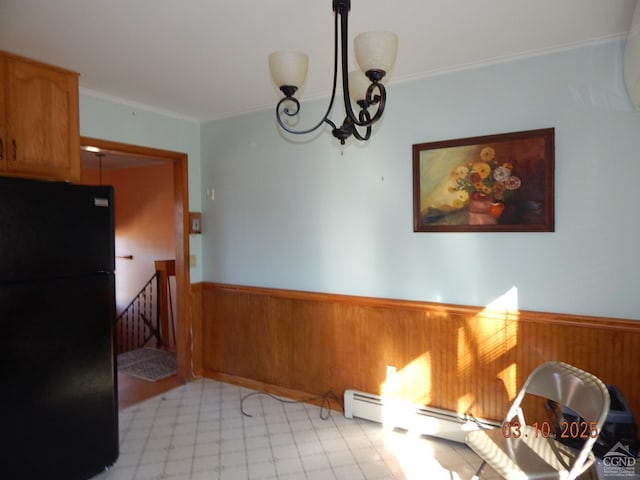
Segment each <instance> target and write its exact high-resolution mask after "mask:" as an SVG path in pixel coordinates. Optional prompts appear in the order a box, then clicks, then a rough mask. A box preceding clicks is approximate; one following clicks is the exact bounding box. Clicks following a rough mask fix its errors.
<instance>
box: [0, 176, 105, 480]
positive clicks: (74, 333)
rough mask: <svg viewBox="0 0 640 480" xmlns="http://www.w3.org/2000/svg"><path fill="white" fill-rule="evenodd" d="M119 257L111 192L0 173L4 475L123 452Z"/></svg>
mask: <svg viewBox="0 0 640 480" xmlns="http://www.w3.org/2000/svg"><path fill="white" fill-rule="evenodd" d="M114 258H115V254H114V213H113V190H112V188H111V187H107V186H95V187H94V186H83V185H72V184H67V183H57V182H46V181H35V180H24V179H14V178H3V177H0V342H1V343H0V369H1V371H2V374H1V375H0V412H1V413H0V431H1V433H0V439H1V440H0V478H2V479H7V480H14V479H16V480H17V479H19V480H28V479H43V478H47V479H60V480H76V479H78V480H79V479H86V478H90V477H92V476H94V475H95V474H97V473H99V472H101V471H103V470H104V469H105V467H108V466H110V465H112V464H113V463H114V462H115V460H116V458H117V457H118V397H117V385H116V381H117V375H116V366H115V356H114V341H113V337H114V319H115V285H114V265H115V261H114Z"/></svg>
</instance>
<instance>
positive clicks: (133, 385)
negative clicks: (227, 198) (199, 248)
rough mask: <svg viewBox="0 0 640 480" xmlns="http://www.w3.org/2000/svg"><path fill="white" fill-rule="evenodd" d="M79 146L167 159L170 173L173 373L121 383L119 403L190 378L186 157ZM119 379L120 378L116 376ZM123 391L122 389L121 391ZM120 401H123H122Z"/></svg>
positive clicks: (103, 144) (136, 158) (84, 140)
mask: <svg viewBox="0 0 640 480" xmlns="http://www.w3.org/2000/svg"><path fill="white" fill-rule="evenodd" d="M80 146H81V150H82V152H83V155H85V154H86V153H87V151H88V152H96V151H97V152H101V153H103V154H105V155H110V156H116V157H117V159H118V161H121V162H125V163H126V162H131V163H136V164H143V163H144V162H149V161H150V162H164V163H167V162H169V163H170V164H171V168H170V171H171V173H172V176H173V179H172V186H173V188H172V191H173V199H172V200H173V201H172V204H173V212H174V219H175V221H174V222H173V223H174V225H173V227H174V239H173V240H174V241H173V243H174V245H175V351H176V367H177V368H176V375H175V377H173V378H172V379H166V380H163V381H160V382H155V383H154V384H152V385H148V384H147V385H145V384H143V383H138V382H129V381H127V382H122V381H120V383H126V384H127V385H120V387H121V388H119V390H120V392H119V396H120V397H121V402H120V406H121V407H122V406H127V404H131V403H135V402H137V401H139V400H141V399H144V398H147V397H148V396H152V395H155V394H157V393H161V392H162V391H164V390H166V389H168V388H172V387H173V386H175V384H181V383H184V382H185V381H188V380H190V379H192V378H193V377H194V374H193V368H192V361H191V359H192V351H191V318H190V316H189V315H190V313H189V312H190V308H189V305H188V302H189V299H190V297H191V295H190V285H191V284H190V277H189V256H190V254H189V237H188V231H189V230H188V218H189V214H188V212H189V207H188V157H187V155H186V154H184V153H179V152H173V151H167V150H159V149H154V148H148V147H141V146H137V145H131V144H125V143H118V142H112V141H107V140H101V139H96V138H89V137H81V139H80ZM94 155H95V154H94ZM119 380H122V379H119ZM123 390H126V391H123ZM122 400H124V402H123V401H122Z"/></svg>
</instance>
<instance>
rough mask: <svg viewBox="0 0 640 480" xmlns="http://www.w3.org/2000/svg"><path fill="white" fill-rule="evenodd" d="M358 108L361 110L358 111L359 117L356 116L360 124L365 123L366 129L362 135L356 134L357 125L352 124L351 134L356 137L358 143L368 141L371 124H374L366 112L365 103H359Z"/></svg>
mask: <svg viewBox="0 0 640 480" xmlns="http://www.w3.org/2000/svg"><path fill="white" fill-rule="evenodd" d="M359 103H360V106H361V107H362V110H360V115H359V116H358V117H359V119H360V122H361V123H367V124H368V125H367V127H366V128H367V129H366V131H365V134H364V135H361V134H360V132H358V125H356V124H353V128H352V133H353V136H354V137H356V138H357V139H358V140H360V141H367V140H369V138H370V137H371V124H372V123H374V122H372V121H371V115H370V114H369V111H368V110H367V108H366V107H367V104H366V103H362V102H359Z"/></svg>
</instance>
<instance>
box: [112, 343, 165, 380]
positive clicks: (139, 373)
mask: <svg viewBox="0 0 640 480" xmlns="http://www.w3.org/2000/svg"><path fill="white" fill-rule="evenodd" d="M118 371H119V372H120V373H125V374H127V375H131V376H133V377H137V378H142V379H144V380H149V381H151V382H156V381H158V380H161V379H163V378H166V377H169V376H171V375H174V374H175V373H176V354H175V353H174V352H166V351H164V350H156V349H153V348H139V349H137V350H131V351H129V352H124V353H121V354H119V355H118Z"/></svg>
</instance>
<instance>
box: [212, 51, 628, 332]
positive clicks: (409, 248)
mask: <svg viewBox="0 0 640 480" xmlns="http://www.w3.org/2000/svg"><path fill="white" fill-rule="evenodd" d="M622 49H623V43H621V42H612V43H607V44H604V45H597V46H593V47H585V48H581V49H577V50H572V51H565V52H560V53H554V54H549V55H544V56H538V57H532V58H528V59H523V60H518V61H513V62H509V63H502V64H496V65H492V66H486V67H483V68H478V69H474V70H466V71H460V72H455V73H450V74H446V75H440V76H436V77H432V78H429V79H425V80H421V81H416V82H411V83H404V84H393V85H391V87H390V88H389V103H388V107H387V111H386V113H385V118H384V119H383V121H382V124H378V125H377V126H376V127H375V131H374V134H373V137H372V140H371V141H370V142H369V143H368V144H365V145H364V146H361V145H357V144H354V143H353V142H351V143H350V144H348V145H347V146H346V147H344V148H340V147H339V145H337V144H336V143H335V141H332V140H331V136H330V135H329V134H328V133H323V134H321V135H320V136H319V137H318V138H315V139H313V140H312V141H310V142H307V143H302V144H294V143H290V142H287V141H285V140H283V138H282V137H281V135H280V134H279V133H278V130H277V128H276V126H275V120H274V114H273V112H272V111H267V112H260V113H257V114H252V115H246V116H242V117H237V118H232V119H226V120H221V121H217V122H212V123H208V124H205V125H202V127H201V148H202V165H201V174H202V178H201V181H202V183H201V185H202V191H203V192H205V191H206V189H207V188H211V187H213V188H214V192H215V199H214V200H210V199H203V200H202V202H203V203H202V209H203V225H204V229H205V231H204V235H203V238H202V255H203V271H202V275H203V280H206V281H216V282H224V283H232V284H244V285H255V286H268V287H275V288H285V289H299V290H308V291H319V292H331V293H343V294H354V295H365V296H374V297H385V298H401V299H414V300H428V301H438V302H445V303H455V304H464V305H481V306H484V305H487V304H488V303H490V302H492V301H493V300H494V299H496V298H497V297H500V296H501V295H503V294H504V293H505V292H507V291H509V290H511V289H512V287H516V288H517V294H518V307H519V308H520V309H525V310H534V311H548V312H559V313H575V314H587V315H599V316H609V317H621V318H633V319H640V291H639V290H638V273H639V272H640V254H639V253H638V245H640V222H639V221H640V214H639V213H638V200H637V197H638V194H639V192H640V188H638V185H640V113H639V112H634V111H632V110H631V107H630V104H629V101H628V99H627V96H626V92H625V90H624V85H623V82H622V77H621V73H622V66H621V57H622ZM264 81H268V77H267V76H266V74H265V78H264ZM275 101H276V99H275V98H274V103H275ZM303 108H306V109H309V108H310V109H311V111H312V113H318V115H319V114H320V111H321V109H322V108H324V105H323V104H313V105H304V104H303ZM338 116H339V115H336V117H338ZM547 127H555V129H556V157H555V158H556V176H555V181H556V191H555V199H556V231H555V232H553V233H481V234H473V233H414V232H413V228H412V171H411V165H412V162H411V146H412V144H414V143H423V142H429V141H436V140H445V139H452V138H461V137H468V136H477V135H487V134H494V133H504V132H512V131H520V130H530V129H537V128H547Z"/></svg>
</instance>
